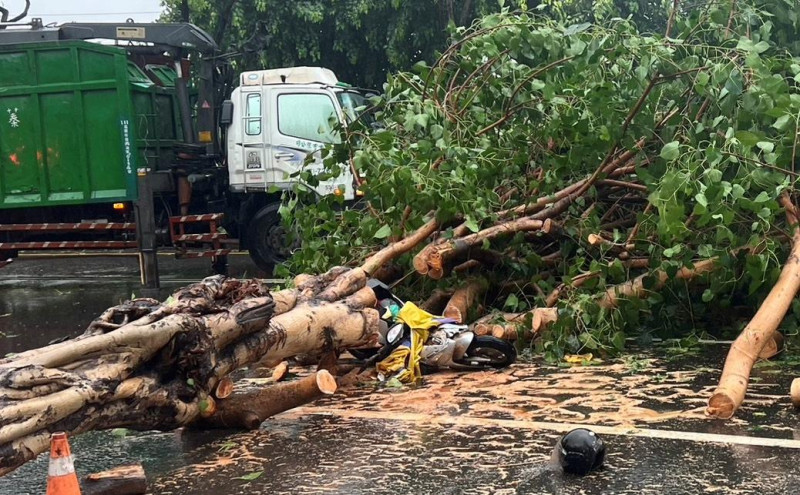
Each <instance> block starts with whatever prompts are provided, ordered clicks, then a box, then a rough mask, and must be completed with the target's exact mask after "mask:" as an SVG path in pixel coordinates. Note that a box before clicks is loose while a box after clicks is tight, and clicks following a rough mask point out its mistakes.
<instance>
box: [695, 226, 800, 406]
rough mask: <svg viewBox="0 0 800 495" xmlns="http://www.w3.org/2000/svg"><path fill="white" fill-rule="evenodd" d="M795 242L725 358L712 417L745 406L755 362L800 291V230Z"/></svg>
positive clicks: (715, 395)
mask: <svg viewBox="0 0 800 495" xmlns="http://www.w3.org/2000/svg"><path fill="white" fill-rule="evenodd" d="M792 242H793V245H792V250H791V252H790V253H789V257H788V259H787V260H786V264H785V265H784V267H783V270H781V274H780V277H779V278H778V282H777V283H776V284H775V286H774V287H773V288H772V290H771V291H770V292H769V294H768V295H767V297H766V299H764V302H763V303H762V304H761V307H760V308H758V311H757V312H756V314H755V316H753V319H752V320H750V323H748V324H747V326H746V327H745V328H744V330H742V333H741V334H740V335H739V337H737V339H736V340H735V341H734V343H733V345H732V346H731V350H730V351H729V352H728V357H726V358H725V367H724V368H723V369H722V377H721V378H720V380H719V386H718V387H717V389H716V390H715V391H714V393H713V394H712V395H711V398H710V399H708V407H707V408H706V414H708V415H709V416H714V417H717V418H721V419H728V418H730V417H731V416H733V415H734V413H735V412H736V410H737V409H738V408H739V406H741V405H742V402H743V401H744V396H745V393H746V392H747V384H748V382H749V380H750V371H751V370H752V369H753V365H754V364H755V362H756V360H757V359H758V356H759V354H761V352H762V351H763V349H764V347H765V346H766V345H767V344H768V343H769V342H770V340H771V339H772V335H773V333H774V332H775V330H776V329H777V328H778V325H780V323H781V321H782V320H783V317H784V316H786V312H787V311H788V310H789V308H790V307H791V304H792V300H793V299H794V297H795V296H796V295H797V291H798V290H800V231H797V232H796V233H795V234H794V237H793V238H792Z"/></svg>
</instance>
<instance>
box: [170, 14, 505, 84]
mask: <svg viewBox="0 0 800 495" xmlns="http://www.w3.org/2000/svg"><path fill="white" fill-rule="evenodd" d="M181 4H182V2H181V0H165V2H164V7H165V14H164V15H163V17H162V18H163V19H164V20H168V21H177V20H180V19H181V18H182V13H181ZM187 5H188V11H189V20H190V21H191V22H193V23H195V24H197V25H198V26H200V27H202V28H204V29H206V30H207V31H208V32H209V33H210V34H211V35H212V36H214V38H215V40H216V41H217V43H218V44H219V45H220V47H221V49H222V52H223V53H227V54H230V55H232V57H231V58H232V61H233V63H234V65H235V68H236V69H238V70H244V69H255V68H275V67H288V66H296V65H320V66H323V67H327V68H329V69H331V70H333V71H334V72H335V73H336V74H337V76H338V77H339V78H340V79H341V80H343V81H346V82H348V83H351V84H355V85H359V86H365V87H376V88H379V87H380V86H381V85H382V84H383V82H384V80H385V78H386V74H387V73H388V72H389V71H392V70H398V69H399V70H407V69H409V68H410V67H411V66H412V65H413V64H414V63H415V62H417V61H420V60H431V59H433V58H435V54H436V52H437V51H441V50H442V48H443V47H445V46H446V43H447V39H448V36H449V33H448V26H449V25H469V24H471V23H472V22H473V20H474V19H475V18H477V17H479V16H480V15H482V14H486V13H490V12H493V11H497V10H499V4H498V2H497V0H424V1H417V0H415V1H400V0H300V1H295V2H287V1H284V0H220V1H214V2H212V1H210V0H189V1H188V2H187Z"/></svg>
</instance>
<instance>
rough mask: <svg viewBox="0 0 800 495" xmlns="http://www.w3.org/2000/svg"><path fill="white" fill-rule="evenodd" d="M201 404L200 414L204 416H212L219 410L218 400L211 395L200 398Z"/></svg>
mask: <svg viewBox="0 0 800 495" xmlns="http://www.w3.org/2000/svg"><path fill="white" fill-rule="evenodd" d="M199 405H200V416H201V417H203V418H210V417H211V416H213V415H214V414H215V413H216V412H217V401H215V400H214V398H213V397H211V396H208V397H204V398H202V399H200V404H199Z"/></svg>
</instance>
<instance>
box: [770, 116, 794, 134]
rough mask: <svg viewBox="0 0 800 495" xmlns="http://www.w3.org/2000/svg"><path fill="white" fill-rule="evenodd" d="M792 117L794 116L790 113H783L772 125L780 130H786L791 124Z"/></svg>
mask: <svg viewBox="0 0 800 495" xmlns="http://www.w3.org/2000/svg"><path fill="white" fill-rule="evenodd" d="M791 118H792V116H791V115H788V114H787V115H781V116H780V117H778V118H777V120H775V122H774V123H773V124H772V127H774V128H775V129H778V130H779V131H783V130H786V127H787V126H788V125H789V121H790V120H791Z"/></svg>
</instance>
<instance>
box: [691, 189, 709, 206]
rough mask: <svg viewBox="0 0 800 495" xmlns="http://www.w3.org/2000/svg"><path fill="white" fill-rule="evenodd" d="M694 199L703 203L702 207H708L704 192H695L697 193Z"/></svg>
mask: <svg viewBox="0 0 800 495" xmlns="http://www.w3.org/2000/svg"><path fill="white" fill-rule="evenodd" d="M694 199H695V200H696V201H697V202H698V203H700V204H701V205H703V206H704V207H708V200H707V199H706V195H705V194H704V193H702V192H699V193H697V194H696V195H695V196H694Z"/></svg>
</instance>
